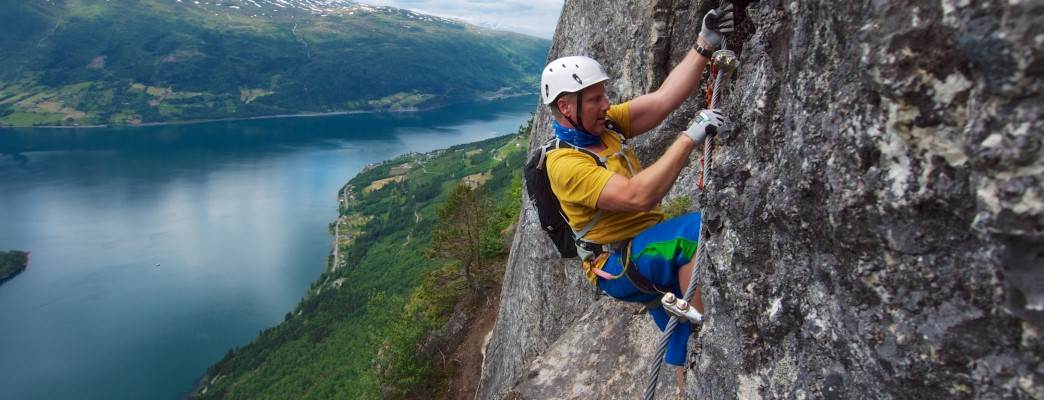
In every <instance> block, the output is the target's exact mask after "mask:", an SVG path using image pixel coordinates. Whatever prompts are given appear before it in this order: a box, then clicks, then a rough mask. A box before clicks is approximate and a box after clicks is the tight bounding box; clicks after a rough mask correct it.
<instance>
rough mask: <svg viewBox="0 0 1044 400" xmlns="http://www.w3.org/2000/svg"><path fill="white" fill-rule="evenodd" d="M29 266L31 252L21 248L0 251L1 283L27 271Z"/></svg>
mask: <svg viewBox="0 0 1044 400" xmlns="http://www.w3.org/2000/svg"><path fill="white" fill-rule="evenodd" d="M28 266H29V252H27V251H20V250H11V251H0V285H2V284H3V283H4V282H7V281H9V280H11V278H14V277H15V275H18V274H20V273H22V271H25V268H26V267H28Z"/></svg>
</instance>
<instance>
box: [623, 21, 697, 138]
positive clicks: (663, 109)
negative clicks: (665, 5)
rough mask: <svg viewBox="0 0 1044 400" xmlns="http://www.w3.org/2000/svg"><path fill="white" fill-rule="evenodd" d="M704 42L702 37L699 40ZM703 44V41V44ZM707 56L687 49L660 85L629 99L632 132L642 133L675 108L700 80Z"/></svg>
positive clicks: (659, 121) (661, 120)
mask: <svg viewBox="0 0 1044 400" xmlns="http://www.w3.org/2000/svg"><path fill="white" fill-rule="evenodd" d="M700 43H703V40H702V39H701V40H700ZM704 46H706V44H704ZM707 61H708V60H707V58H706V57H704V56H702V55H700V54H699V53H697V52H696V50H692V49H690V50H689V53H688V54H686V55H685V59H683V60H682V62H681V63H679V64H678V65H676V66H675V67H674V69H672V70H671V73H670V74H668V75H667V79H665V80H664V81H663V84H662V85H660V88H659V89H656V91H654V92H652V93H648V94H644V95H641V96H638V97H637V98H635V99H634V100H631V105H630V109H631V112H630V117H631V132H633V134H634V135H641V134H643V133H645V132H648V131H649V130H650V129H652V128H655V127H656V126H657V125H659V124H660V123H661V122H663V120H664V119H665V118H667V115H670V113H671V112H673V111H674V110H676V109H678V107H680V106H681V104H682V102H684V101H685V99H687V98H689V96H692V93H693V91H694V90H696V88H697V87H698V86H699V84H700V79H701V78H702V77H703V69H704V68H705V67H706V66H707Z"/></svg>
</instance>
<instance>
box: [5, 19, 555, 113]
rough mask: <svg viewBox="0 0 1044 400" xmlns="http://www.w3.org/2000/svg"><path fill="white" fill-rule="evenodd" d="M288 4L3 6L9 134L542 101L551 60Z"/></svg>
mask: <svg viewBox="0 0 1044 400" xmlns="http://www.w3.org/2000/svg"><path fill="white" fill-rule="evenodd" d="M288 3H292V4H298V3H300V4H299V5H297V6H284V7H277V6H276V5H274V4H273V3H271V2H269V1H265V0H254V1H250V0H232V1H223V2H214V3H211V2H198V3H197V2H192V1H184V2H181V1H177V0H138V1H135V0H113V1H103V0H51V1H13V0H3V2H2V5H0V25H2V26H4V27H5V29H4V34H3V35H0V125H14V126H28V125H58V124H62V125H91V124H138V123H148V122H159V121H184V120H194V119H210V118H225V117H247V116H259V115H276V114H294V113H311V112H334V111H351V110H393V109H410V108H422V107H432V106H438V105H442V104H446V103H450V102H460V101H467V100H472V99H475V98H478V97H483V96H491V95H496V94H504V93H511V92H520V91H531V90H532V89H531V88H533V87H535V86H536V85H535V80H536V79H537V76H536V73H537V72H538V71H539V70H540V67H541V64H542V63H543V61H544V58H545V57H546V55H547V49H548V46H549V42H548V41H547V40H543V39H537V38H533V37H528V36H524V35H518V34H512V33H505V32H497V31H491V30H486V29H482V28H478V27H475V26H470V25H466V24H463V23H460V22H456V21H451V20H446V19H440V18H435V17H430V16H426V15H422V14H416V13H413V12H409V11H405V10H400V9H395V8H389V7H371V6H364V5H358V4H354V3H350V2H344V1H327V2H325V3H330V4H329V5H327V6H326V7H328V8H326V9H323V10H320V11H317V10H316V9H314V6H308V5H307V4H310V3H315V2H314V1H311V2H309V1H307V0H290V1H288ZM308 7H312V8H311V9H309V8H308Z"/></svg>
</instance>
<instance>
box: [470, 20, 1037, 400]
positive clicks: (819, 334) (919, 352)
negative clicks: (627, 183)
mask: <svg viewBox="0 0 1044 400" xmlns="http://www.w3.org/2000/svg"><path fill="white" fill-rule="evenodd" d="M713 6H717V2H713V3H711V2H703V1H692V2H689V1H666V0H665V1H653V0H636V1H630V2H619V1H615V2H612V3H611V4H605V2H602V1H593V0H569V1H566V4H565V7H564V9H563V12H562V17H561V20H560V21H559V24H558V29H557V31H556V33H555V39H554V43H553V45H552V48H551V53H550V54H549V57H548V58H549V59H554V58H557V57H559V56H564V55H573V54H583V55H588V56H591V57H594V58H596V59H598V60H600V61H602V62H603V63H604V65H605V66H606V68H607V70H608V73H609V75H610V76H611V77H612V78H613V79H612V82H611V84H610V92H611V94H610V97H611V99H613V100H614V101H623V100H626V99H628V98H631V97H634V96H637V95H639V94H642V93H645V92H648V91H651V90H654V89H655V88H656V87H658V85H659V84H660V83H661V82H662V81H663V79H664V78H665V76H666V74H667V72H668V71H669V70H670V67H671V66H673V65H675V64H676V63H677V62H678V61H679V60H680V59H681V58H682V57H683V56H684V54H685V52H686V51H688V49H689V47H690V46H691V44H692V43H693V40H694V38H695V37H696V34H697V32H698V31H699V23H700V16H702V15H703V13H704V12H706V10H708V9H710V8H711V7H713ZM740 18H741V19H742V20H741V23H740V25H739V32H737V34H735V35H732V36H731V37H730V46H731V47H732V48H734V49H736V50H738V51H739V53H740V61H741V66H740V70H739V71H737V74H736V77H735V79H734V80H733V82H732V86H733V91H732V93H730V94H729V95H728V96H727V97H725V100H724V102H723V104H724V105H723V107H724V109H725V110H726V113H727V114H728V115H730V116H731V117H732V118H733V120H734V121H735V125H736V127H735V129H734V131H733V132H731V133H728V134H724V135H720V136H719V137H717V139H716V144H717V146H718V147H717V150H716V151H715V153H714V157H713V167H712V171H711V173H710V176H709V181H708V186H707V188H706V190H705V191H704V192H702V193H700V192H698V191H697V190H696V189H695V185H694V182H695V176H696V172H697V170H698V168H697V166H696V162H695V160H697V159H698V157H699V156H700V154H697V153H694V154H693V155H692V158H691V159H692V160H693V162H692V163H690V166H689V167H687V169H686V170H685V171H684V172H683V174H682V177H681V178H680V179H679V181H678V182H679V183H678V184H676V185H675V188H674V189H673V190H672V192H671V196H672V197H675V196H688V197H691V198H693V199H694V200H695V204H697V205H698V206H699V207H700V208H701V209H703V210H704V211H705V215H704V219H705V221H706V222H705V223H706V224H707V227H708V229H709V233H710V238H709V239H708V240H706V241H705V242H704V243H702V244H701V245H703V246H706V249H707V252H708V255H709V258H708V262H707V263H705V264H704V265H702V266H701V269H702V271H701V275H700V279H699V282H700V285H701V286H702V287H703V288H704V301H705V302H706V305H707V311H708V313H707V314H708V319H707V321H706V324H705V325H704V327H703V329H702V331H701V332H700V333H699V334H698V335H697V336H694V337H693V339H692V341H691V346H690V348H691V351H690V360H691V364H690V368H689V370H688V387H687V388H686V393H685V394H686V397H696V396H698V397H700V398H715V399H731V398H1044V388H1042V387H1044V366H1042V365H1041V359H1042V358H1044V350H1042V338H1041V332H1040V330H1041V328H1044V197H1042V196H1044V193H1042V192H1044V184H1042V179H1044V122H1042V118H1041V117H1042V115H1041V113H1042V110H1044V97H1042V95H1041V91H1042V87H1044V50H1042V49H1044V2H1041V1H1039V0H1033V1H1027V0H1023V1H1015V0H1012V1H979V2H970V1H967V0H942V1H937V2H919V1H908V0H899V1H877V0H875V1H855V2H837V1H825V0H817V1H788V2H783V1H761V2H758V3H753V4H751V5H750V6H749V7H748V8H747V10H746V13H741V15H740ZM702 107H703V100H702V99H701V96H699V95H698V94H697V95H695V96H693V98H691V99H690V100H689V101H688V102H687V103H686V104H685V105H684V106H683V107H682V109H680V110H679V111H678V112H676V113H674V114H673V115H672V116H671V117H670V118H668V120H667V121H665V123H664V124H663V125H662V126H661V127H660V128H659V129H658V130H657V131H655V132H652V133H649V134H647V135H645V136H643V137H642V138H640V139H639V140H637V141H636V145H637V146H638V148H639V150H640V153H641V157H642V158H643V162H645V163H646V165H648V164H649V163H651V162H652V161H654V160H655V159H656V157H657V155H658V154H660V153H661V152H662V151H663V149H664V148H665V147H666V145H667V144H669V143H670V142H671V141H673V140H674V138H675V137H676V135H677V133H676V132H678V131H680V130H681V129H683V128H684V126H685V125H686V124H687V122H688V120H689V119H690V118H691V117H692V116H693V115H694V113H695V112H696V111H697V110H699V109H700V108H702ZM550 135H551V133H550V127H549V123H548V114H547V113H546V111H545V110H544V109H543V108H542V107H538V110H537V114H536V117H535V125H534V131H533V139H532V143H531V144H530V148H531V149H533V148H534V147H535V146H536V145H538V144H539V143H540V142H542V141H543V139H545V138H547V137H550ZM523 202H524V207H523V212H522V216H521V220H520V224H519V226H518V231H517V233H516V235H515V236H514V243H513V245H512V249H511V257H510V260H509V264H508V268H507V272H506V275H505V279H504V288H503V292H502V295H501V296H502V297H501V310H500V314H499V317H498V318H499V319H498V321H497V324H496V327H495V328H494V330H493V332H492V334H491V339H490V341H489V344H488V347H487V349H486V353H485V355H486V356H485V361H484V365H483V371H482V379H481V383H480V387H479V392H478V397H479V398H482V399H487V398H503V397H509V398H531V399H542V398H640V396H641V392H642V389H643V388H644V385H645V380H646V376H645V374H646V369H647V368H648V363H649V362H650V357H651V354H652V353H653V351H654V350H655V344H656V340H657V339H658V335H659V333H658V332H657V331H656V330H655V328H654V327H653V325H652V323H651V322H649V319H648V317H646V316H644V315H641V314H640V313H639V309H638V307H637V306H635V305H630V304H624V303H619V302H616V301H612V300H611V299H609V298H606V297H604V296H598V295H597V294H596V292H595V290H594V289H593V288H592V287H591V286H590V285H588V284H587V283H586V282H585V281H584V280H583V279H582V277H581V276H580V272H579V267H578V266H577V262H576V261H575V260H560V259H558V258H557V256H556V254H555V253H554V250H553V248H552V247H551V245H550V242H549V241H548V240H547V238H546V237H545V235H544V233H543V232H542V231H541V230H540V228H539V227H538V226H537V225H536V224H535V221H536V213H535V211H534V210H533V209H532V206H531V204H530V203H529V200H528V199H527V198H524V199H523ZM665 371H667V370H665ZM673 390H674V383H673V379H672V376H671V375H670V374H666V373H665V374H662V375H661V377H660V390H659V392H658V396H657V397H658V398H669V397H670V396H671V393H672V392H673Z"/></svg>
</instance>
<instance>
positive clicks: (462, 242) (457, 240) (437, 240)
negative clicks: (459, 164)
mask: <svg viewBox="0 0 1044 400" xmlns="http://www.w3.org/2000/svg"><path fill="white" fill-rule="evenodd" d="M490 207H491V204H490V201H489V198H488V197H487V196H486V194H485V193H484V192H483V191H482V190H481V189H479V188H472V187H471V186H468V185H467V184H464V183H460V184H458V185H457V187H456V188H454V189H453V191H452V192H450V193H449V195H447V196H446V202H445V203H444V204H443V205H442V206H441V207H439V209H438V210H436V217H437V221H436V223H435V227H434V228H433V229H432V231H431V246H430V247H428V249H427V251H426V252H425V255H426V256H428V257H429V258H432V259H442V260H453V261H457V262H460V264H461V266H462V268H463V270H464V279H465V281H466V282H467V285H468V289H469V290H470V289H472V288H474V284H473V283H472V279H471V271H472V268H475V269H479V268H481V267H482V255H481V248H482V236H483V235H482V230H483V227H484V226H485V225H487V224H488V222H489V221H488V219H489V218H488V216H487V213H486V212H485V210H489V209H490Z"/></svg>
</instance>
